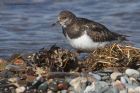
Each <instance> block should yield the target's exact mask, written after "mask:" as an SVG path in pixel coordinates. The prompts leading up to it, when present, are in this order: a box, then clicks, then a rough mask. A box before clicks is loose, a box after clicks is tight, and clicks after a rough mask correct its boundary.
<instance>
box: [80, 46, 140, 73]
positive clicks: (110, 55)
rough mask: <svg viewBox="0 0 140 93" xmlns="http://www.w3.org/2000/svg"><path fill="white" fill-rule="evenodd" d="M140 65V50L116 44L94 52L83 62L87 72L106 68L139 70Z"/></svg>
mask: <svg viewBox="0 0 140 93" xmlns="http://www.w3.org/2000/svg"><path fill="white" fill-rule="evenodd" d="M139 63H140V49H138V48H135V47H131V46H121V45H117V44H114V45H112V46H107V47H105V48H100V49H96V50H94V51H93V52H92V53H91V54H90V55H89V56H88V58H87V59H85V60H84V62H82V65H83V66H84V68H85V70H87V71H88V70H89V71H93V70H100V69H104V68H109V67H111V68H116V67H117V68H121V70H122V69H123V68H127V67H129V68H135V69H136V68H138V66H139Z"/></svg>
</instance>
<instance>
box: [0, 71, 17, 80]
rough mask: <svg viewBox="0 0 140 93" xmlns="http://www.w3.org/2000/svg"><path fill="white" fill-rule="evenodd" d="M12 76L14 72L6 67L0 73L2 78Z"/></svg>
mask: <svg viewBox="0 0 140 93" xmlns="http://www.w3.org/2000/svg"><path fill="white" fill-rule="evenodd" d="M13 76H14V73H13V72H11V71H9V70H7V69H6V70H4V71H2V72H1V73H0V77H2V78H11V77H13Z"/></svg>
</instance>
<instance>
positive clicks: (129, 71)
mask: <svg viewBox="0 0 140 93" xmlns="http://www.w3.org/2000/svg"><path fill="white" fill-rule="evenodd" d="M125 74H126V75H128V76H129V77H135V78H138V77H139V76H140V73H139V71H137V70H135V69H126V70H125Z"/></svg>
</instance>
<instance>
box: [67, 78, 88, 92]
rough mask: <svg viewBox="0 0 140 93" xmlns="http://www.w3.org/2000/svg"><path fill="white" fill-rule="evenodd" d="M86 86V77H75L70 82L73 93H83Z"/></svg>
mask: <svg viewBox="0 0 140 93" xmlns="http://www.w3.org/2000/svg"><path fill="white" fill-rule="evenodd" d="M86 84H87V78H86V77H77V78H74V79H72V80H71V81H70V85H71V86H72V87H73V89H74V92H75V93H83V91H84V90H85V88H86Z"/></svg>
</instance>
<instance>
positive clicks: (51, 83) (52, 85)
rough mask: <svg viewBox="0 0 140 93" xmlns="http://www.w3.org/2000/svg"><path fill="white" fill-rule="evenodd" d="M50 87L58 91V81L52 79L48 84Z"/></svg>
mask: <svg viewBox="0 0 140 93" xmlns="http://www.w3.org/2000/svg"><path fill="white" fill-rule="evenodd" d="M48 88H49V89H50V90H51V91H54V92H56V91H58V88H57V82H56V81H52V82H50V83H49V85H48Z"/></svg>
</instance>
